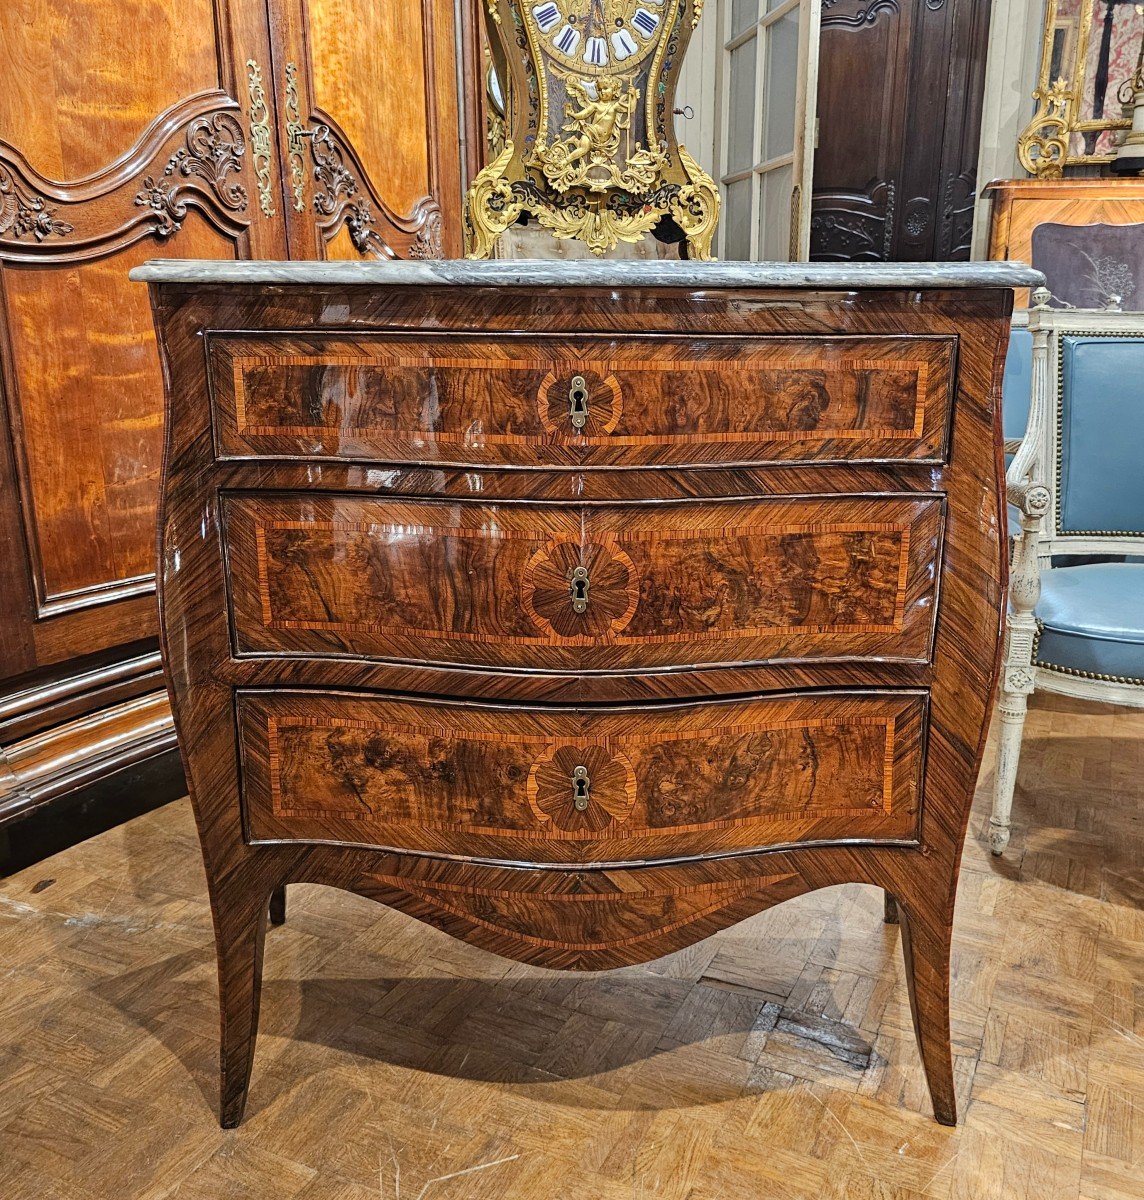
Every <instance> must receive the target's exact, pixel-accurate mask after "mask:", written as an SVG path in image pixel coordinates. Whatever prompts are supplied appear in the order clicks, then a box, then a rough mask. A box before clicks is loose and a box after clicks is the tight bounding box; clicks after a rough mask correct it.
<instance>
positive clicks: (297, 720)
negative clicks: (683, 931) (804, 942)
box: [266, 712, 905, 841]
mask: <svg viewBox="0 0 1144 1200" xmlns="http://www.w3.org/2000/svg"><path fill="white" fill-rule="evenodd" d="M903 715H905V713H904V712H903V713H900V714H895V715H890V716H845V717H839V718H836V719H819V720H815V719H809V720H801V721H800V720H788V721H771V722H768V723H765V724H762V723H759V722H745V723H740V724H736V725H725V726H721V727H720V726H712V727H711V728H707V729H697V730H686V731H683V730H675V731H671V730H668V731H666V732H664V733H656V734H649V735H646V736H639V735H623V734H620V735H618V736H609V735H595V736H592V735H586V736H583V737H543V736H541V735H535V736H531V737H530V736H526V735H522V734H514V733H511V732H509V731H497V732H489V733H481V732H479V731H473V732H468V731H466V732H463V733H460V732H450V731H448V730H442V729H441V727H440V726H436V725H419V724H415V723H412V722H404V721H381V722H378V721H363V720H360V719H357V718H353V717H290V716H274V715H267V718H266V733H267V746H268V759H269V764H270V772H269V775H270V806H271V812H272V813H273V814H274V816H276V817H279V818H282V819H287V820H288V819H291V818H295V819H306V818H309V819H314V818H317V819H327V820H339V821H355V822H359V821H361V822H364V821H369V822H380V823H382V824H403V823H402V822H393V821H389V820H386V818H385V816H384V815H380V816H379V815H378V814H377V813H363V812H360V811H355V810H343V809H324V808H291V807H289V806H288V805H287V804H286V802H285V799H284V794H283V789H282V774H281V771H282V757H281V749H280V745H279V730H282V729H355V730H360V731H362V732H371V733H380V734H393V735H396V736H399V737H417V738H425V739H426V740H428V739H430V738H437V739H441V738H448V739H449V740H451V741H469V742H486V743H487V742H495V743H498V744H503V743H505V742H508V743H510V744H512V745H517V746H531V745H535V746H536V747H537V755H536V761H540V760H541V759H544V758H547V757H549V756H550V755H551V754H552V753H554V752H555V751H557V750H560V749H562V748H564V747H573V748H576V749H587V748H588V747H599V748H600V749H602V750H604V751H605V752H608V751H610V750H611V749H612V748H613V747H615V748H616V749H618V750H619V751H620V753H628V752H629V751H634V750H635V749H637V748H639V747H641V746H646V745H658V744H661V743H664V742H689V741H702V740H705V739H709V738H716V737H745V736H748V735H750V734H756V733H772V732H779V731H786V730H818V729H822V730H831V729H838V728H847V727H851V726H859V727H862V728H875V729H877V728H880V729H882V731H883V735H884V737H885V747H884V750H883V755H882V809H881V811H882V814H883V815H884V816H887V817H889V816H893V814H894V798H893V792H894V752H895V741H896V736H897V723H898V720H899V717H900V716H903ZM534 777H535V772H532V771H530V774H529V781H528V785H527V786H528V787H529V788H532V787H533V786H534ZM526 805H527V800H526ZM528 807H529V808H531V805H528ZM521 811H522V813H523V812H524V811H525V806H522V808H521ZM873 813H874V810H872V809H870V808H868V807H867V806H865V805H862V806H859V807H836V808H829V809H827V808H823V809H815V810H814V811H813V812H811V813H807V812H803V811H779V812H767V813H760V814H758V815H756V816H752V817H742V818H739V819H736V820H727V821H705V822H700V823H698V824H689V825H672V826H670V827H666V828H663V829H652V828H646V827H639V828H627V829H625V828H624V827H623V825H616V826H614V827H609V828H608V829H607V830H606V833H605V834H604V835H602V834H601V833H600V832H599V831H591V830H588V831H567V830H561V829H559V828H556V827H554V826H551V825H549V824H545V826H544V828H542V829H535V830H530V829H512V830H506V829H502V828H498V827H496V826H483V825H467V824H464V823H462V822H455V821H428V820H425V819H419V820H418V821H417V823H416V824H415V825H414V826H413V828H418V829H435V830H438V831H441V832H448V833H471V834H480V835H484V836H490V837H500V838H508V839H513V838H520V839H524V840H529V841H600V840H606V841H612V840H620V841H626V840H629V839H632V838H641V837H642V838H646V837H664V836H669V835H674V834H678V833H701V832H706V831H709V830H719V829H734V828H741V827H743V826H749V825H753V824H758V823H761V822H775V823H779V822H783V821H790V822H793V821H799V820H804V821H805V820H811V821H817V820H824V819H827V818H832V817H859V816H865V817H869V816H872V815H873Z"/></svg>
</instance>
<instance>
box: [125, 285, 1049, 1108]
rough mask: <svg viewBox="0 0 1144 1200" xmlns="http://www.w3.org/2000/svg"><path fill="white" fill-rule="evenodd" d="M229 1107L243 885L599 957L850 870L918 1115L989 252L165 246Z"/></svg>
mask: <svg viewBox="0 0 1144 1200" xmlns="http://www.w3.org/2000/svg"><path fill="white" fill-rule="evenodd" d="M135 277H136V278H137V279H143V280H147V281H148V282H150V284H151V287H152V299H153V304H154V310H155V316H156V323H157V326H158V330H159V336H160V346H161V352H162V355H163V362H164V370H165V377H166V381H167V388H168V406H167V450H166V459H165V464H164V471H163V484H162V490H163V497H162V517H161V534H160V543H161V544H160V554H161V577H160V611H161V620H162V630H163V649H164V656H165V663H166V668H167V672H168V678H169V683H170V690H171V696H172V702H173V706H174V711H175V719H176V726H177V730H178V735H179V743H180V746H181V748H182V752H183V756H184V759H185V763H186V767H187V773H188V779H189V782H190V787H191V793H192V799H193V801H194V806H195V814H196V819H197V821H198V826H199V831H200V835H201V840H202V846H203V854H204V858H205V862H206V867H207V875H208V880H209V885H210V893H211V904H212V910H213V913H214V918H215V929H216V936H217V945H218V956H219V978H220V997H221V1006H222V1109H221V1115H222V1121H223V1123H224V1124H226V1125H235V1124H237V1123H238V1121H239V1120H240V1119H241V1114H242V1109H243V1104H244V1101H245V1094H246V1088H247V1082H248V1079H249V1073H250V1065H251V1060H252V1056H253V1052H254V1040H255V1032H256V1028H257V1019H258V992H259V975H260V968H261V954H262V942H263V936H264V931H265V926H266V921H267V915H266V914H267V905H268V902H269V901H270V899H271V896H272V895H273V894H274V893H275V892H277V891H278V890H279V889H281V888H282V887H283V886H284V885H286V884H289V883H295V882H307V883H321V884H329V885H332V886H335V887H340V888H345V889H349V890H352V891H354V892H358V893H360V894H362V895H365V896H370V897H374V898H376V899H378V900H380V901H383V902H385V903H387V904H390V905H393V906H395V907H397V908H400V909H402V910H403V911H405V912H407V913H410V914H412V915H413V916H415V917H418V918H420V919H422V920H425V921H429V922H431V923H433V924H434V925H437V926H439V927H440V928H442V929H444V930H446V931H447V932H449V933H451V934H453V935H455V936H457V937H460V938H464V939H465V940H467V941H470V942H473V943H475V944H476V945H479V946H482V947H485V948H486V949H488V950H491V951H494V952H496V953H499V954H503V955H507V956H510V957H513V958H517V959H521V960H523V961H527V962H532V963H537V964H541V965H544V966H548V967H555V968H563V969H575V970H594V969H602V968H609V967H616V966H622V965H625V964H631V963H637V962H642V961H645V960H648V959H651V958H654V957H656V956H659V955H662V954H665V953H668V952H670V951H674V950H678V949H680V948H681V947H684V946H686V945H688V944H690V943H692V942H694V941H696V940H698V939H700V938H703V937H706V936H708V935H710V934H712V933H714V932H716V931H717V930H719V929H722V928H724V927H726V926H728V925H730V924H732V923H734V922H736V921H739V920H741V919H743V918H744V917H746V916H748V915H750V914H752V913H755V912H758V911H760V910H761V909H763V908H766V907H768V906H770V905H773V904H776V903H779V902H781V901H783V900H786V899H789V898H790V897H793V896H797V895H799V894H802V893H804V892H806V891H808V890H811V889H815V888H820V887H824V886H828V885H831V884H837V883H843V882H851V881H857V882H863V883H868V884H873V885H876V886H878V887H880V888H883V889H885V891H886V892H887V893H888V894H889V895H890V896H892V897H893V898H895V899H896V901H897V904H898V909H899V912H900V914H901V923H902V937H903V947H904V951H905V957H906V964H907V975H908V979H909V985H910V996H911V1002H912V1008H913V1014H914V1021H915V1026H916V1029H917V1033H918V1040H919V1044H920V1047H921V1052H922V1056H923V1059H924V1063H925V1068H926V1074H927V1078H928V1081H929V1085H930V1090H931V1095H932V1098H933V1103H934V1112H935V1115H936V1117H937V1119H938V1120H940V1121H943V1122H952V1121H954V1119H955V1097H954V1092H953V1077H952V1062H951V1056H950V1045H949V965H950V930H951V925H952V917H953V905H954V897H955V891H956V883H957V869H958V862H959V857H960V851H961V844H962V839H963V837H964V834H965V827H966V821H967V818H968V812H969V806H970V801H971V798H972V794H973V787H974V783H975V780H976V775H977V769H978V763H979V758H980V754H981V749H982V743H983V740H984V735H985V729H986V722H987V717H988V709H989V703H990V698H991V694H992V688H993V684H994V678H995V674H996V667H997V659H998V645H999V629H1000V623H1001V617H1002V609H1003V598H1004V581H1005V559H1004V555H1003V550H1002V547H1003V515H1002V507H1001V503H1000V495H1001V491H1000V489H1001V476H1000V472H1001V451H1000V441H999V434H998V414H997V403H998V396H999V386H1000V378H1001V370H1002V365H1003V356H1004V347H1005V345H1006V343H1007V338H1008V317H1009V313H1010V309H1011V306H1012V292H1011V290H1010V289H1011V288H1013V287H1016V286H1029V285H1030V284H1033V283H1035V282H1036V281H1037V278H1038V277H1037V276H1036V275H1035V274H1034V273H1033V272H1030V271H1028V270H1026V269H1024V268H1020V267H1017V266H1012V265H1007V264H977V265H973V266H969V265H966V266H963V267H958V266H943V267H909V266H904V265H903V266H884V267H867V268H864V269H861V270H853V269H849V270H842V269H839V268H835V267H832V266H817V267H816V266H811V267H799V268H784V267H768V266H765V265H759V266H749V265H746V264H740V265H735V264H704V265H694V266H693V265H690V264H678V263H677V264H665V265H657V264H607V263H603V264H588V265H585V266H576V267H574V268H573V267H570V266H568V265H567V264H559V265H546V264H523V263H514V264H503V265H502V264H497V263H479V264H474V263H449V264H417V265H414V264H398V263H394V264H377V265H368V266H364V265H360V264H354V265H340V264H317V265H316V264H294V265H288V264H267V263H249V264H208V263H154V264H149V265H148V266H146V267H144V268H142V269H140V270H139V271H137V272H136V276H135Z"/></svg>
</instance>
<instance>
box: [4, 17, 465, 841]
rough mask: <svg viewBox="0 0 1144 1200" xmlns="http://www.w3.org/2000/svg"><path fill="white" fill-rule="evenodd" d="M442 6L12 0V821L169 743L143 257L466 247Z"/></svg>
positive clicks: (7, 712) (8, 398)
mask: <svg viewBox="0 0 1144 1200" xmlns="http://www.w3.org/2000/svg"><path fill="white" fill-rule="evenodd" d="M452 13H453V6H452V4H437V3H432V2H431V0H402V3H400V4H391V3H384V4H383V3H377V2H376V0H305V2H303V0H178V2H177V3H176V2H175V0H84V2H83V3H80V2H79V0H67V2H63V3H56V4H45V3H44V2H43V0H7V2H6V3H5V4H4V5H2V6H0V67H2V69H3V72H4V86H3V87H2V88H0V595H2V596H3V604H2V605H0V824H2V823H3V822H4V821H5V820H6V819H7V818H10V817H12V816H18V815H21V814H23V813H26V812H28V811H31V810H32V809H33V808H36V807H37V806H39V805H41V804H43V803H46V802H47V801H48V800H51V799H53V798H54V797H55V796H56V795H59V794H61V793H62V792H65V791H70V790H73V789H74V788H75V787H76V786H78V785H80V784H86V783H87V782H89V781H94V780H97V779H100V778H102V777H105V776H106V774H107V773H108V772H111V771H113V770H118V769H121V768H122V767H124V766H126V765H130V764H131V763H132V762H135V761H139V760H140V759H142V758H147V757H151V756H152V755H154V754H156V753H158V752H160V751H162V750H164V749H168V748H170V747H172V746H173V745H174V739H173V733H172V729H171V720H170V713H169V710H168V707H167V702H166V693H165V690H164V688H163V680H162V676H161V673H160V669H159V667H160V664H159V656H158V649H157V643H156V640H155V638H156V633H157V628H156V615H155V596H154V590H155V579H154V567H155V561H154V557H155V506H156V500H157V495H158V484H159V473H160V465H161V433H162V380H161V377H160V371H159V362H158V357H157V354H156V350H155V344H154V337H153V335H152V325H151V312H150V308H149V305H148V300H147V293H146V290H145V289H144V288H142V287H140V286H136V285H132V284H129V283H128V281H127V272H128V270H129V269H130V268H131V267H133V266H135V265H136V264H138V263H141V262H143V261H145V260H146V259H149V258H155V257H187V258H262V259H266V258H270V259H282V258H287V257H295V258H314V257H322V256H330V257H337V256H344V257H349V256H357V255H359V254H366V255H368V254H380V255H383V256H387V255H391V254H396V255H400V256H403V257H404V256H406V255H415V256H417V255H420V256H431V255H435V254H439V253H441V252H442V250H443V251H444V252H446V253H459V252H460V237H461V235H460V178H459V173H460V168H459V163H460V149H459V137H458V119H457V108H458V105H457V72H456V61H457V60H456V55H455V52H454V47H453V36H454V32H455V30H454V20H453V15H452Z"/></svg>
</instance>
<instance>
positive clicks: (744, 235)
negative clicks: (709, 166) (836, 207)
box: [720, 0, 821, 261]
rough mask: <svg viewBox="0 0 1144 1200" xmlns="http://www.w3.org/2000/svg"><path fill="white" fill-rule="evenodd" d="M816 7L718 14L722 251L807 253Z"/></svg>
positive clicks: (764, 4) (747, 4)
mask: <svg viewBox="0 0 1144 1200" xmlns="http://www.w3.org/2000/svg"><path fill="white" fill-rule="evenodd" d="M721 8H722V6H721ZM820 13H821V9H820V7H819V0H743V2H740V3H736V4H734V5H730V6H727V7H726V9H725V11H721V13H720V16H721V19H722V21H723V28H722V30H721V40H722V43H723V70H722V72H721V76H722V89H723V96H722V112H723V114H724V118H723V122H722V132H723V145H722V148H721V154H720V164H721V173H720V182H721V183H722V185H723V194H724V208H723V230H722V257H724V258H731V259H751V260H754V261H774V260H778V261H785V260H787V259H790V260H793V261H805V260H806V258H807V257H808V255H809V251H810V205H809V203H808V202H807V201H808V198H809V196H810V189H811V179H812V172H813V169H814V120H815V98H816V95H817V77H818V30H819V21H820Z"/></svg>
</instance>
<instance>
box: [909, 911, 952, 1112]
mask: <svg viewBox="0 0 1144 1200" xmlns="http://www.w3.org/2000/svg"><path fill="white" fill-rule="evenodd" d="M898 913H899V920H900V923H901V927H902V954H903V955H904V956H905V960H906V985H907V987H908V988H909V993H910V1012H911V1014H912V1015H913V1018H914V1033H915V1035H916V1036H917V1039H918V1049H919V1050H920V1051H921V1055H922V1064H923V1066H924V1067H925V1073H926V1083H927V1084H929V1093H930V1100H931V1101H932V1103H933V1114H934V1118H935V1119H936V1120H937V1122H938V1124H939V1125H956V1124H957V1097H956V1095H955V1093H954V1088H953V1048H952V1047H951V1045H950V1040H949V966H950V942H951V938H952V935H953V930H952V928H951V927H949V926H948V925H946V924H945V922H942V923H941V927H940V928H937V927H935V926H934V924H932V922H933V918H932V917H931V918H929V920H928V921H922V920H921V919H920V918H919V917H918V916H917V914H916V913H913V914H912V913H911V912H910V910H909V908H907V907H906V906H905V905H904V904H903V905H900V906H899V909H898Z"/></svg>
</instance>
